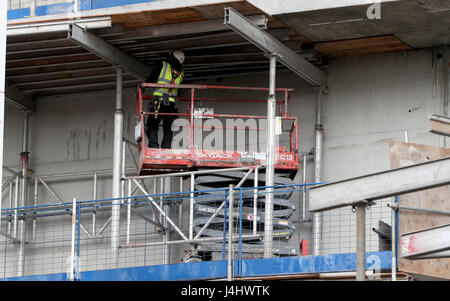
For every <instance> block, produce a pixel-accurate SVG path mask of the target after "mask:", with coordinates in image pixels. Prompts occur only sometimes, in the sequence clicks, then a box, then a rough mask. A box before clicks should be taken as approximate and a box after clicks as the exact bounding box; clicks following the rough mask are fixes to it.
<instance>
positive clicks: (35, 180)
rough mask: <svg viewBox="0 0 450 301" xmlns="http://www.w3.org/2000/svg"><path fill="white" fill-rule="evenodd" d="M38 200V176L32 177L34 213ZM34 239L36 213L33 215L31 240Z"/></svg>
mask: <svg viewBox="0 0 450 301" xmlns="http://www.w3.org/2000/svg"><path fill="white" fill-rule="evenodd" d="M37 202H38V178H34V204H33V206H34V210H35V214H36V210H37V208H36V206H37ZM35 241H36V215H35V216H34V217H33V242H35Z"/></svg>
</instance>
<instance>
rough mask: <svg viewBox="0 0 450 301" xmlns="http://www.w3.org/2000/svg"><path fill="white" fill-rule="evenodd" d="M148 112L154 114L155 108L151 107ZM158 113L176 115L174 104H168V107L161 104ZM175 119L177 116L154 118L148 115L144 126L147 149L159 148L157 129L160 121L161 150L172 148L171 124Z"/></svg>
mask: <svg viewBox="0 0 450 301" xmlns="http://www.w3.org/2000/svg"><path fill="white" fill-rule="evenodd" d="M150 112H151V113H154V112H155V108H153V107H152V108H151V110H150ZM159 113H178V110H177V109H176V108H175V103H174V102H170V104H169V105H164V104H163V103H161V106H160V108H159ZM176 117H177V116H173V115H158V116H157V117H156V118H155V115H148V118H147V124H146V128H147V132H146V134H147V138H148V147H150V148H159V144H158V129H159V124H160V123H161V119H162V121H163V131H164V136H163V140H162V143H161V148H172V138H173V132H172V123H173V121H174V120H175V119H176Z"/></svg>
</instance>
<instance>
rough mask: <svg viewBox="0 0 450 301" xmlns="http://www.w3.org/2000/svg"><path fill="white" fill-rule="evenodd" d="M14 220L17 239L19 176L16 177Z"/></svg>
mask: <svg viewBox="0 0 450 301" xmlns="http://www.w3.org/2000/svg"><path fill="white" fill-rule="evenodd" d="M14 185H15V186H14V208H16V209H15V210H14V219H13V237H14V238H16V239H17V221H18V216H17V214H18V211H17V207H19V176H17V177H16V181H15V184H14Z"/></svg>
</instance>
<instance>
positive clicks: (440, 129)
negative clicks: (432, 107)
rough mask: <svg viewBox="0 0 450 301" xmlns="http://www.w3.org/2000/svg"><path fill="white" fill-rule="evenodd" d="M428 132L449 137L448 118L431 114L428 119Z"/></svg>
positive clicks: (449, 124) (449, 122)
mask: <svg viewBox="0 0 450 301" xmlns="http://www.w3.org/2000/svg"><path fill="white" fill-rule="evenodd" d="M429 119H430V128H431V130H430V132H432V133H434V134H438V135H443V136H447V137H450V118H449V117H446V116H440V115H436V114H432V115H431V116H430V117H429Z"/></svg>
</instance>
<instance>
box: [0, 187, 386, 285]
mask: <svg viewBox="0 0 450 301" xmlns="http://www.w3.org/2000/svg"><path fill="white" fill-rule="evenodd" d="M142 181H144V180H142ZM149 182H154V179H147V185H148V186H149V188H150V189H153V188H155V190H156V189H158V188H161V187H160V185H161V184H160V183H156V186H157V187H153V185H150V184H151V183H149ZM142 185H143V184H142V182H141V183H140V182H138V181H136V182H134V181H133V180H129V181H128V182H127V185H126V187H127V195H126V196H125V197H123V198H120V199H102V200H90V201H80V200H77V199H74V200H73V201H72V202H61V203H59V204H51V205H36V206H29V207H21V208H7V209H3V210H2V214H1V235H0V236H1V240H0V278H9V277H15V276H17V274H18V271H19V270H20V269H23V270H22V272H23V273H22V275H24V276H27V275H44V274H55V273H67V275H68V279H72V280H73V279H78V278H79V277H80V275H81V273H82V272H86V271H98V270H108V269H116V268H125V267H143V266H153V265H164V264H173V263H180V262H184V263H190V262H198V261H217V260H218V261H220V260H229V262H231V263H233V264H234V265H236V264H237V265H238V266H237V267H232V269H231V271H233V274H232V275H229V277H231V278H233V279H234V278H238V277H240V275H241V273H242V261H243V260H247V259H255V258H263V257H264V248H263V240H262V238H263V234H264V206H263V204H264V200H265V197H266V188H267V187H228V188H217V189H209V190H188V191H183V192H173V193H164V192H159V191H156V193H152V194H141V195H136V191H142V190H141V189H140V188H139V186H142ZM312 185H315V184H305V185H302V184H300V185H278V186H273V187H271V188H273V194H274V211H273V215H274V216H273V226H274V229H273V245H272V248H273V249H272V257H285V256H307V255H309V254H308V250H307V248H306V249H305V246H306V245H307V244H303V246H302V243H304V242H305V241H308V240H310V239H311V237H312V236H311V223H310V222H308V221H306V222H304V221H302V220H301V216H302V212H301V210H299V208H302V203H303V199H302V196H303V192H304V191H306V193H308V190H309V187H311V186H312ZM162 191H163V189H162ZM192 198H193V199H194V210H193V213H192V216H191V215H190V213H189V212H190V203H191V200H192ZM115 200H119V205H114V204H113V201H115ZM222 204H223V205H222ZM230 204H233V206H231V207H230ZM221 205H222V206H221ZM113 206H119V207H120V213H121V214H120V215H121V216H122V222H121V223H120V228H119V229H118V234H119V235H118V242H119V243H118V245H119V247H118V248H117V249H115V250H113V249H111V238H112V236H111V232H110V231H107V229H108V228H109V227H111V212H112V207H113ZM230 208H232V210H230ZM255 209H256V210H255ZM340 210H341V211H338V210H334V211H329V212H327V214H324V215H323V219H324V223H323V225H324V228H323V230H322V231H323V233H322V234H323V235H322V238H323V241H322V243H321V249H322V252H323V255H326V254H340V253H353V252H354V249H355V241H354V234H353V231H354V230H353V229H354V228H355V227H353V224H354V222H355V217H354V214H353V213H352V211H351V210H348V211H345V212H344V211H342V209H340ZM389 210H390V209H389V208H388V207H387V206H386V204H384V203H383V202H378V203H377V204H376V205H374V206H372V208H371V209H370V211H369V214H368V217H367V221H368V223H367V227H369V228H375V227H377V226H378V223H379V221H380V220H384V221H386V222H388V221H389V219H390V212H389ZM255 211H256V214H255ZM74 212H75V214H73V213H74ZM94 213H95V216H96V218H95V219H92V215H94ZM308 214H309V213H308ZM308 214H307V216H308ZM230 217H231V218H230ZM21 221H23V223H22V226H23V227H25V229H26V231H24V233H25V235H24V236H23V237H19V236H18V234H19V233H20V231H16V230H14V229H17V228H16V227H15V226H14V225H15V223H19V224H20V223H21ZM191 223H192V225H191ZM88 229H89V230H88ZM191 231H192V232H191ZM367 233H368V237H367V238H368V239H367V241H368V243H367V245H368V251H377V250H381V249H385V248H386V247H387V246H386V245H385V244H388V243H389V242H390V240H388V239H385V240H382V239H380V238H379V236H378V235H377V234H376V233H375V232H374V231H370V230H369V231H368V232H367ZM230 241H231V242H232V243H231V244H230V243H229V242H230ZM22 242H23V245H24V249H23V251H22V253H21V251H20V248H19V246H20V245H21V243H22ZM21 257H22V259H21V260H19V259H20V258H21Z"/></svg>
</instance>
